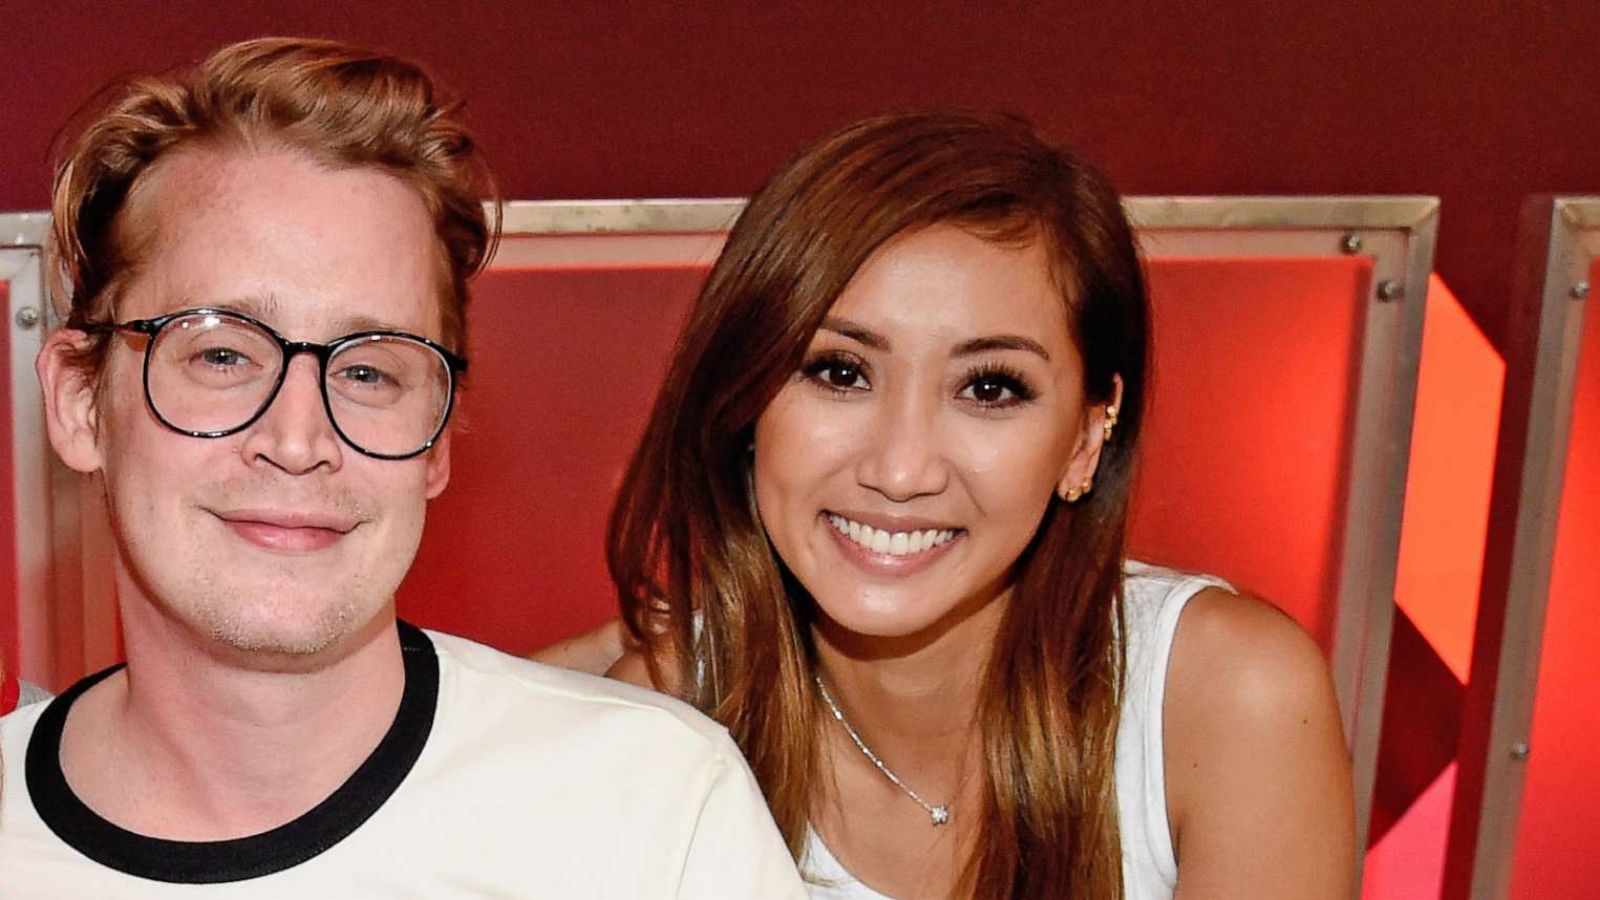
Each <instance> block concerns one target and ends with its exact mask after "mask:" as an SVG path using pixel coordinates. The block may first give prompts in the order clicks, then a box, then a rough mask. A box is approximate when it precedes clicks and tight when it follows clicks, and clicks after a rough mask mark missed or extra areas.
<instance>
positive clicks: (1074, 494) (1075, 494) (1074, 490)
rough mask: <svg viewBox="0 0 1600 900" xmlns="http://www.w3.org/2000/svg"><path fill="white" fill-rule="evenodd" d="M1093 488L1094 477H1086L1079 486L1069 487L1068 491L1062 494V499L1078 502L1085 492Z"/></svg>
mask: <svg viewBox="0 0 1600 900" xmlns="http://www.w3.org/2000/svg"><path fill="white" fill-rule="evenodd" d="M1092 490H1094V479H1092V478H1085V479H1083V483H1082V484H1080V485H1078V486H1077V487H1070V488H1067V492H1066V493H1065V494H1062V495H1061V499H1063V500H1065V501H1067V502H1068V503H1077V502H1078V501H1079V500H1080V499H1082V498H1083V496H1084V495H1085V494H1087V493H1089V492H1090V491H1092Z"/></svg>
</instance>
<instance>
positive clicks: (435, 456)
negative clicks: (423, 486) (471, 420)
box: [426, 427, 450, 500]
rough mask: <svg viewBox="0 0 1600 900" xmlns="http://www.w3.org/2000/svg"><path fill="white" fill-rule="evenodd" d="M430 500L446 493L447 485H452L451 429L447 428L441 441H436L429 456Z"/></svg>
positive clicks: (428, 483) (427, 479)
mask: <svg viewBox="0 0 1600 900" xmlns="http://www.w3.org/2000/svg"><path fill="white" fill-rule="evenodd" d="M426 459H427V466H428V471H427V476H426V481H427V485H428V499H429V500H432V499H433V498H435V497H437V496H439V495H440V494H442V493H444V488H445V485H447V484H449V483H450V429H449V428H448V427H447V428H445V430H444V433H443V434H440V435H439V439H438V440H437V441H434V443H433V446H432V447H430V448H429V449H428V454H427V457H426Z"/></svg>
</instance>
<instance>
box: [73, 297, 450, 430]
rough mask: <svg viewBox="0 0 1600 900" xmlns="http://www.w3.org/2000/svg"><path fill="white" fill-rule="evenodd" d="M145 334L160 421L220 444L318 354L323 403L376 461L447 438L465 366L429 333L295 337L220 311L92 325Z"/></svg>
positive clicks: (148, 379)
mask: <svg viewBox="0 0 1600 900" xmlns="http://www.w3.org/2000/svg"><path fill="white" fill-rule="evenodd" d="M84 330H85V331H87V332H90V333H103V332H109V331H124V332H131V333H136V334H142V335H145V336H147V337H148V338H149V339H150V340H149V343H148V344H147V345H146V347H145V352H144V396H145V402H147V403H148V404H149V405H150V410H151V412H153V413H155V416H156V418H157V419H159V420H160V421H161V424H163V425H165V426H166V427H168V428H170V429H172V430H173V431H176V432H178V433H180V434H186V435H189V436H190V437H197V438H220V437H227V436H228V435H230V434H235V433H237V432H240V431H243V430H244V429H246V428H248V427H250V426H251V425H252V424H254V423H255V421H256V420H257V419H259V418H261V416H262V414H263V413H265V412H266V411H267V408H268V407H270V406H271V405H272V401H273V400H274V399H276V398H277V396H278V391H279V390H280V389H281V388H282V387H283V382H284V378H285V377H287V374H288V371H289V361H290V360H292V359H294V357H295V356H297V355H299V354H301V353H309V354H311V355H312V356H314V357H316V359H317V364H318V366H319V371H320V373H321V377H320V378H319V379H318V383H319V384H320V385H321V388H322V405H323V408H324V409H326V410H327V412H328V421H330V422H332V423H333V430H334V431H335V432H337V433H338V435H339V437H340V438H341V439H342V440H343V441H344V442H345V443H346V444H349V445H350V446H351V447H352V448H354V449H355V450H357V451H359V452H361V453H363V454H366V455H367V456H372V457H376V458H378V459H410V458H411V457H413V456H416V455H418V454H420V453H423V452H426V451H427V450H428V448H430V447H432V446H433V445H434V442H435V441H437V440H438V439H439V435H440V434H442V433H444V427H445V423H446V422H448V421H449V419H450V409H451V406H452V405H453V404H454V403H455V392H456V374H457V373H460V372H465V371H466V370H467V361H466V360H464V359H462V358H461V357H459V356H457V355H455V354H454V353H451V352H450V351H449V350H446V349H445V348H444V347H442V346H440V345H439V344H436V343H434V342H433V341H430V340H428V339H427V338H424V337H418V336H416V335H414V334H406V333H405V332H400V331H359V332H356V333H355V334H347V335H345V336H343V337H341V338H337V339H335V340H333V341H330V342H328V343H326V344H318V343H314V342H311V341H289V340H285V339H284V338H283V336H282V335H280V334H278V333H277V332H276V331H273V330H272V329H271V328H270V327H268V326H267V325H265V324H263V323H261V322H258V321H256V320H255V319H252V318H250V317H249V316H246V315H242V314H240V313H236V312H230V311H227V310H221V309H210V308H200V309H185V310H179V311H178V312H174V313H168V314H167V315H164V316H157V317H156V318H153V319H135V320H133V321H129V322H108V323H104V324H95V325H89V326H86V327H85V328H84Z"/></svg>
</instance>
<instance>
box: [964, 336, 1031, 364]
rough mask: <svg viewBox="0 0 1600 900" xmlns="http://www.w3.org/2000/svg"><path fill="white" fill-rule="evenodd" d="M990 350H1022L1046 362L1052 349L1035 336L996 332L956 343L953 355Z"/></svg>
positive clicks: (968, 354)
mask: <svg viewBox="0 0 1600 900" xmlns="http://www.w3.org/2000/svg"><path fill="white" fill-rule="evenodd" d="M990 350H1022V351H1024V352H1027V353H1032V354H1035V355H1037V356H1039V357H1040V358H1041V359H1043V360H1044V361H1045V362H1049V361H1050V351H1049V350H1046V349H1045V348H1044V345H1043V344H1041V343H1039V342H1038V341H1036V340H1034V339H1033V338H1027V337H1023V336H1022V335H1020V334H996V335H990V336H988V337H981V338H973V339H972V340H970V341H963V342H961V343H960V344H957V345H956V348H955V351H954V352H953V353H952V354H951V355H953V356H972V355H973V354H976V353H986V352H988V351H990Z"/></svg>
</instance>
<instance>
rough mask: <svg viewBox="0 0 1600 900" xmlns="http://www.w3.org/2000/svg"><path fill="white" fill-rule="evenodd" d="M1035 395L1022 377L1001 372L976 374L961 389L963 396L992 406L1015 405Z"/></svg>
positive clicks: (982, 404) (980, 403)
mask: <svg viewBox="0 0 1600 900" xmlns="http://www.w3.org/2000/svg"><path fill="white" fill-rule="evenodd" d="M1033 396H1034V395H1033V391H1032V390H1030V389H1029V388H1028V386H1027V385H1026V384H1024V383H1023V381H1022V379H1020V378H1017V377H1016V376H1014V375H1007V374H1004V373H1000V372H991V373H980V374H978V375H974V376H973V377H972V378H971V379H970V380H968V381H967V385H966V387H964V388H962V389H961V397H962V398H964V399H967V400H971V401H973V402H975V403H977V404H978V405H979V406H985V407H990V408H1004V407H1008V406H1015V405H1017V404H1018V403H1025V402H1027V401H1029V400H1032V399H1033Z"/></svg>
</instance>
